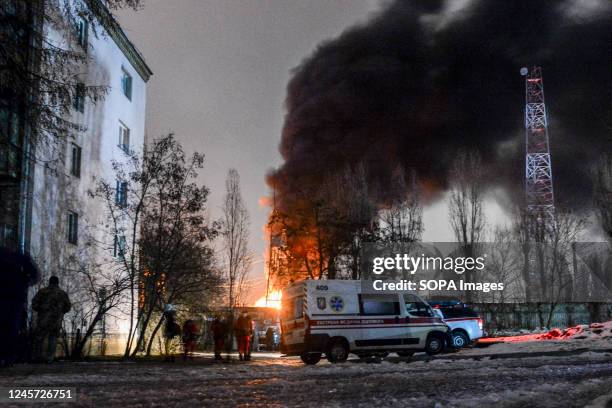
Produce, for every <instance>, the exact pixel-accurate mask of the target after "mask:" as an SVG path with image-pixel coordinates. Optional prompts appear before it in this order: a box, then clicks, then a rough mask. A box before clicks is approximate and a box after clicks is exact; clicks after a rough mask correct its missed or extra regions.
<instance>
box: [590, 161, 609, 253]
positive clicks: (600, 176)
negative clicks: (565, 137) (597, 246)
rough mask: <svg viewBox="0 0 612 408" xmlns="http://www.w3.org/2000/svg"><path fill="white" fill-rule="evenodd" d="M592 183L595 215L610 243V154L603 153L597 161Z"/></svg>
mask: <svg viewBox="0 0 612 408" xmlns="http://www.w3.org/2000/svg"><path fill="white" fill-rule="evenodd" d="M593 184H594V191H595V208H596V211H597V216H598V218H599V222H600V224H601V228H602V229H603V231H604V233H605V234H606V237H607V239H608V241H609V242H610V243H612V155H604V156H603V157H602V158H601V159H600V161H599V163H597V165H596V168H595V171H594V174H593Z"/></svg>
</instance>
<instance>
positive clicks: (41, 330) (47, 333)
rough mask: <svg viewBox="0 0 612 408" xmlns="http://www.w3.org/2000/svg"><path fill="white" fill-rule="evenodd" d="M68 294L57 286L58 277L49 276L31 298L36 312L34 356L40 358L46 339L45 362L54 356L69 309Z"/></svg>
mask: <svg viewBox="0 0 612 408" xmlns="http://www.w3.org/2000/svg"><path fill="white" fill-rule="evenodd" d="M70 308H71V304H70V299H69V298H68V294H67V293H66V292H64V291H63V290H62V289H60V287H59V278H58V277H57V276H51V277H50V278H49V285H48V286H47V287H46V288H42V289H41V290H39V291H38V292H37V293H36V295H35V296H34V299H32V310H34V311H35V312H36V313H37V319H36V329H35V331H34V333H35V340H34V344H35V352H34V358H37V359H39V358H42V357H43V356H42V346H43V344H44V342H45V340H46V341H47V355H46V360H47V362H49V363H50V362H52V361H53V358H54V357H55V346H56V342H57V336H59V334H60V331H61V329H62V322H63V321H64V315H65V314H66V313H68V312H69V311H70Z"/></svg>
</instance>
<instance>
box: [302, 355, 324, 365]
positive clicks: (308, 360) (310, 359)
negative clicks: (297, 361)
mask: <svg viewBox="0 0 612 408" xmlns="http://www.w3.org/2000/svg"><path fill="white" fill-rule="evenodd" d="M300 358H301V359H302V361H303V362H304V364H308V365H314V364H317V363H318V362H319V361H321V353H303V354H301V355H300Z"/></svg>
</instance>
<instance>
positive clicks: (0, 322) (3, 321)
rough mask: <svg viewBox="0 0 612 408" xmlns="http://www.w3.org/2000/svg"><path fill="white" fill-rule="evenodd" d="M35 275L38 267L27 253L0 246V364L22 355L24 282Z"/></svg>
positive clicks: (24, 302)
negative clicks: (20, 346) (20, 345)
mask: <svg viewBox="0 0 612 408" xmlns="http://www.w3.org/2000/svg"><path fill="white" fill-rule="evenodd" d="M37 279H38V270H37V269H36V266H35V265H34V262H33V261H32V259H31V258H30V256H29V255H24V254H21V253H19V252H17V251H14V250H11V249H9V248H0V333H1V334H0V367H5V366H11V365H13V364H14V363H15V362H16V361H17V360H18V359H20V358H25V355H26V354H27V351H26V350H25V349H26V348H27V347H22V348H21V350H20V348H19V346H18V345H19V344H26V343H27V342H26V341H25V338H26V335H25V332H26V323H25V322H26V317H25V316H26V308H27V297H28V286H32V285H34V283H36V280H37Z"/></svg>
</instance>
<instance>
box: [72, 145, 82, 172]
mask: <svg viewBox="0 0 612 408" xmlns="http://www.w3.org/2000/svg"><path fill="white" fill-rule="evenodd" d="M70 174H71V175H73V176H75V177H81V147H80V146H78V145H76V144H75V143H72V145H71V147H70Z"/></svg>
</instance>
